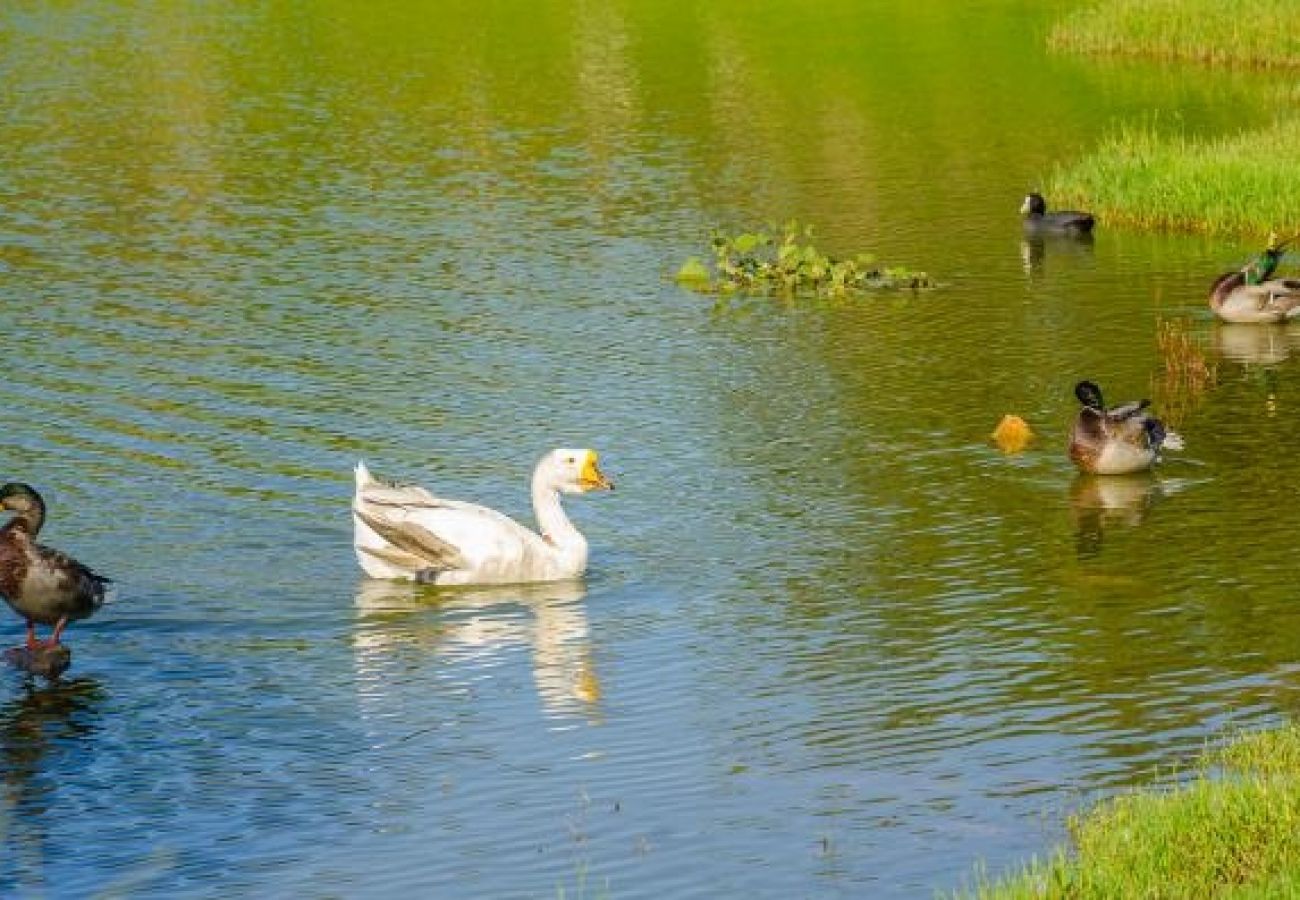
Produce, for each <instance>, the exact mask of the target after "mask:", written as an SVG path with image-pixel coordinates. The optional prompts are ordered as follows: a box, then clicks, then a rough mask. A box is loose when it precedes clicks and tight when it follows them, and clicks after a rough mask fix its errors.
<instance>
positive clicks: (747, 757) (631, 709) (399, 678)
mask: <svg viewBox="0 0 1300 900" xmlns="http://www.w3.org/2000/svg"><path fill="white" fill-rule="evenodd" d="M1063 8H1065V4H1041V3H1030V2H1027V0H1025V2H1016V0H1005V2H1003V0H998V2H980V3H956V2H952V3H926V4H893V3H884V2H868V3H850V2H846V0H832V2H829V3H825V4H819V5H818V11H817V12H816V13H813V12H811V11H810V10H809V9H808V8H807V6H806V4H800V3H794V2H790V0H781V2H777V3H775V4H768V5H765V6H762V7H755V6H754V5H753V4H741V3H735V2H732V0H723V2H711V3H700V2H677V0H671V2H665V3H654V4H636V3H630V2H599V0H584V2H580V3H574V4H568V3H554V2H542V3H535V2H534V3H523V2H505V0H488V2H485V3H478V4H473V5H472V7H471V6H462V5H457V4H441V5H433V4H420V3H414V2H400V0H385V2H379V3H374V4H352V3H345V2H342V0H322V2H318V3H312V4H284V3H274V2H268V3H256V4H243V3H234V2H185V3H176V4H163V5H161V6H160V5H158V4H147V3H142V2H130V0H113V2H98V3H89V2H84V0H82V2H75V0H74V2H64V3H53V4H47V3H36V2H28V0H20V2H16V3H11V4H8V5H6V6H5V8H4V9H3V10H0V51H2V52H0V96H2V97H3V99H4V106H5V110H6V115H5V117H4V120H3V122H0V299H2V300H3V303H2V304H0V324H2V326H3V330H4V333H5V335H6V336H7V340H6V348H7V352H6V354H5V356H6V363H7V365H6V368H5V377H4V378H3V380H2V381H0V435H2V438H0V459H2V460H3V477H4V478H5V479H21V480H26V481H30V482H31V483H33V484H35V485H36V486H37V487H38V488H39V489H40V490H41V491H42V492H43V493H44V494H45V495H46V498H47V499H48V500H49V502H50V504H51V507H52V510H51V519H50V522H49V524H48V526H47V531H46V532H45V535H44V537H45V539H46V540H47V541H48V542H49V543H51V544H53V545H55V546H59V547H62V548H65V549H68V550H70V551H72V552H74V553H75V554H76V555H77V556H78V557H79V558H81V559H82V560H84V561H85V562H87V563H90V564H92V565H94V566H95V567H97V568H99V569H101V570H103V571H104V572H105V573H106V574H109V575H111V576H112V577H113V578H114V579H115V580H116V582H117V584H116V588H117V597H116V602H115V603H114V604H113V605H111V606H110V607H108V608H106V609H105V610H104V611H102V612H101V613H100V614H99V615H98V616H97V617H96V618H94V619H93V620H91V621H89V622H85V623H79V624H76V625H74V626H73V627H72V628H71V629H70V630H69V636H68V639H69V643H70V646H71V647H72V648H73V650H74V663H73V668H72V670H71V672H70V673H69V675H68V676H67V677H65V679H64V680H63V681H62V682H61V683H59V684H57V685H55V686H46V685H45V684H44V683H41V682H28V681H26V680H25V679H23V678H22V677H21V676H19V675H18V674H16V673H13V672H10V673H7V674H4V675H3V677H2V678H0V774H2V775H3V793H2V794H0V798H2V803H0V838H2V840H3V853H0V893H4V894H5V895H18V896H64V895H66V896H83V895H87V894H90V893H92V892H94V891H104V892H107V893H109V894H118V895H133V896H136V895H138V896H165V897H180V896H188V895H198V894H203V895H208V894H210V893H211V892H212V891H213V890H216V889H219V890H220V892H222V893H233V894H241V893H248V894H257V895H259V896H288V895H293V896H375V895H381V894H382V895H387V894H389V893H390V892H392V891H396V890H401V891H405V892H408V893H420V894H424V895H438V896H455V895H464V896H470V895H473V896H494V897H505V896H510V897H556V896H566V897H574V896H611V897H625V896H641V897H665V896H671V897H687V896H735V895H739V894H741V893H745V894H747V895H752V896H763V897H791V896H852V897H860V896H873V897H891V896H930V895H931V894H932V892H933V891H935V890H947V889H952V888H955V887H958V886H960V885H961V884H963V883H965V882H968V880H969V878H970V875H971V873H972V872H973V871H974V867H975V865H976V864H977V862H979V861H981V860H982V861H984V863H985V864H987V866H988V867H989V869H991V870H992V871H1001V870H1003V869H1005V868H1007V867H1009V866H1013V865H1015V864H1017V863H1018V862H1021V861H1023V860H1025V859H1027V858H1028V856H1029V855H1031V854H1033V853H1042V852H1043V851H1044V850H1045V849H1046V848H1048V847H1050V846H1051V845H1052V844H1053V843H1054V842H1055V841H1057V840H1058V839H1059V838H1060V837H1061V836H1062V820H1063V816H1064V814H1065V813H1067V812H1068V811H1070V810H1072V809H1075V808H1077V807H1078V806H1079V805H1080V804H1083V803H1086V802H1088V801H1090V800H1093V799H1095V798H1097V797H1100V796H1104V795H1105V794H1106V793H1107V792H1110V791H1114V790H1117V789H1121V788H1123V787H1125V786H1128V785H1133V784H1141V783H1146V782H1148V781H1149V780H1150V779H1151V778H1152V777H1153V776H1156V774H1157V773H1156V767H1157V766H1167V765H1169V764H1171V763H1173V762H1175V761H1176V760H1178V759H1181V758H1184V757H1186V756H1187V755H1188V754H1191V753H1194V752H1196V751H1197V750H1198V749H1200V748H1201V747H1202V746H1203V744H1204V742H1205V741H1206V740H1207V739H1209V738H1211V737H1213V736H1214V735H1216V734H1219V733H1221V732H1222V730H1223V729H1225V728H1228V727H1247V728H1250V727H1258V726H1265V725H1268V724H1271V723H1274V722H1276V721H1278V720H1279V719H1280V718H1281V717H1282V716H1284V715H1286V714H1288V713H1290V712H1292V711H1294V710H1295V708H1296V707H1297V705H1298V704H1300V694H1298V693H1297V690H1296V683H1297V679H1298V678H1300V667H1298V665H1297V663H1298V661H1300V606H1298V605H1297V603H1296V588H1295V578H1294V567H1293V563H1292V561H1291V555H1292V551H1291V547H1290V543H1291V541H1290V535H1292V534H1295V533H1297V532H1298V531H1300V505H1297V504H1296V503H1295V502H1294V489H1293V488H1292V487H1291V485H1290V478H1291V473H1290V471H1289V453H1288V452H1287V451H1286V450H1285V448H1289V447H1290V446H1294V445H1295V444H1296V443H1297V441H1300V428H1298V427H1297V425H1296V422H1297V419H1296V415H1295V410H1296V404H1297V403H1300V377H1298V375H1297V370H1296V360H1295V359H1294V358H1292V356H1293V353H1294V351H1296V350H1298V349H1300V332H1294V331H1291V332H1288V331H1287V330H1285V329H1283V330H1278V331H1274V330H1268V329H1250V328H1233V329H1229V328H1223V327H1219V326H1216V325H1215V324H1214V323H1213V322H1212V321H1211V320H1210V319H1209V317H1208V315H1207V314H1206V312H1205V310H1204V299H1203V298H1204V293H1205V286H1206V284H1207V282H1208V280H1209V279H1210V277H1212V276H1213V275H1214V274H1216V273H1217V272H1218V271H1219V270H1221V269H1223V268H1226V267H1227V266H1228V265H1229V264H1235V263H1237V262H1238V261H1239V260H1241V259H1243V258H1244V257H1245V256H1246V254H1247V253H1248V252H1249V251H1250V250H1251V249H1252V248H1251V247H1250V246H1249V245H1248V244H1245V243H1234V242H1225V241H1210V240H1205V239H1201V238H1186V237H1172V236H1150V235H1144V234H1138V233H1132V232H1122V231H1118V230H1115V229H1111V228H1106V227H1102V228H1101V229H1100V231H1099V233H1098V235H1097V237H1096V240H1095V242H1094V243H1093V244H1091V245H1078V244H1051V243H1049V244H1047V245H1042V246H1028V245H1025V244H1023V243H1022V240H1021V237H1020V230H1019V224H1018V221H1017V215H1016V209H1017V207H1018V205H1019V202H1020V198H1021V196H1022V195H1023V194H1024V192H1025V191H1026V190H1027V189H1029V188H1032V187H1034V186H1037V185H1038V184H1040V183H1041V182H1042V180H1043V178H1044V176H1045V175H1046V173H1048V172H1049V171H1050V169H1051V167H1052V165H1053V164H1055V163H1056V162H1057V161H1061V160H1068V159H1070V158H1072V157H1074V156H1076V155H1078V154H1081V153H1084V152H1086V151H1087V150H1088V148H1090V147H1091V146H1093V145H1094V144H1095V142H1096V141H1097V139H1098V138H1099V137H1100V136H1101V135H1102V134H1103V133H1104V132H1105V130H1106V129H1107V128H1109V127H1112V126H1113V125H1114V123H1116V122H1120V121H1131V120H1136V119H1141V118H1144V117H1148V118H1149V117H1153V116H1155V117H1156V120H1157V121H1158V122H1159V123H1160V124H1161V125H1162V127H1163V126H1164V125H1166V124H1167V125H1168V126H1169V127H1177V128H1185V129H1187V130H1188V131H1190V132H1192V133H1214V132H1218V131H1224V130H1228V129H1232V128H1235V127H1238V126H1239V125H1240V123H1241V122H1242V121H1243V120H1249V119H1250V118H1251V117H1266V116H1268V115H1271V109H1272V106H1273V105H1274V104H1275V102H1276V96H1277V93H1276V92H1277V91H1278V90H1284V89H1286V85H1284V84H1278V83H1275V82H1276V80H1277V79H1279V78H1280V76H1252V75H1248V74H1217V75H1213V76H1210V75H1208V74H1205V73H1202V72H1200V71H1198V70H1186V69H1162V68H1159V67H1154V66H1144V65H1138V64H1124V65H1116V64H1107V63H1102V62H1099V61H1096V60H1087V59H1076V58H1070V57H1057V56H1049V55H1047V54H1046V53H1045V51H1044V49H1043V35H1044V33H1045V30H1046V28H1047V27H1048V25H1049V24H1050V22H1051V21H1052V19H1053V17H1054V16H1055V15H1057V14H1058V13H1059V12H1060V10H1062V9H1063ZM1156 110H1159V111H1160V112H1159V114H1158V116H1157V115H1156V113H1155V111H1156ZM1049 199H1050V198H1049ZM788 217H796V218H798V219H800V220H803V221H808V222H812V223H814V224H815V225H816V226H817V228H818V235H819V242H820V243H821V244H822V245H824V246H825V247H826V248H828V249H830V250H832V251H838V252H846V253H848V252H854V251H857V250H860V249H871V250H874V251H876V252H878V253H879V254H880V255H881V256H882V257H883V258H885V259H887V260H890V261H896V262H898V263H902V264H906V265H909V266H914V267H918V268H922V269H926V270H928V271H930V272H932V273H934V274H935V275H936V276H937V277H939V278H940V279H941V280H942V281H944V282H946V283H947V287H945V288H944V289H943V290H940V291H935V292H933V293H926V294H920V295H910V294H899V295H887V296H881V297H879V298H871V299H868V300H866V301H862V302H853V303H836V304H819V303H794V304H787V303H780V302H752V303H741V304H734V305H732V306H730V307H728V308H723V309H715V308H714V305H713V304H712V302H711V301H710V300H709V299H707V298H703V297H700V296H696V295H693V294H689V293H686V292H683V291H681V290H679V289H677V288H676V287H675V286H673V285H672V284H671V283H670V282H669V281H668V280H667V279H666V278H665V275H666V273H669V272H671V271H672V270H673V269H675V268H676V266H677V265H678V264H679V263H680V262H681V261H682V260H683V259H684V258H685V257H686V256H688V255H690V254H692V253H699V252H701V250H702V249H704V246H705V243H706V241H707V235H708V232H709V229H710V228H711V227H713V226H714V225H719V224H721V225H726V226H729V227H736V228H743V227H746V226H749V225H752V224H755V223H761V222H763V221H767V220H772V219H785V218H788ZM1183 316H1188V317H1190V326H1189V333H1190V335H1191V337H1192V338H1193V339H1194V340H1195V341H1196V342H1198V343H1199V345H1201V346H1203V347H1204V349H1205V352H1206V354H1207V356H1208V358H1209V361H1210V362H1211V363H1212V364H1213V365H1215V366H1216V367H1217V383H1216V384H1215V385H1214V386H1213V387H1212V388H1211V389H1209V390H1206V391H1203V392H1196V393H1194V394H1193V395H1190V396H1189V395H1186V394H1182V395H1180V394H1178V393H1177V392H1173V393H1171V392H1170V391H1168V390H1167V389H1165V388H1164V386H1163V383H1162V382H1161V380H1160V372H1161V371H1162V366H1163V363H1162V359H1161V355H1160V351H1159V348H1158V346H1157V343H1156V336H1157V329H1158V327H1159V323H1160V321H1161V320H1162V319H1169V318H1173V319H1178V318H1180V317H1183ZM1080 377H1092V378H1095V379H1097V380H1098V381H1100V382H1101V384H1102V386H1103V387H1104V388H1105V389H1107V391H1108V393H1109V394H1110V395H1111V399H1114V400H1123V399H1128V398H1131V397H1135V396H1140V395H1147V394H1152V393H1154V395H1155V396H1156V398H1157V400H1161V401H1164V402H1165V403H1166V405H1168V406H1169V407H1170V408H1171V411H1175V412H1176V418H1177V425H1178V427H1179V429H1180V430H1181V432H1182V433H1183V435H1184V438H1185V440H1186V442H1187V447H1188V449H1187V451H1186V452H1185V453H1184V454H1182V455H1181V456H1179V457H1178V458H1177V459H1173V460H1171V461H1170V462H1169V463H1168V464H1167V465H1166V466H1165V467H1164V468H1163V470H1162V471H1161V473H1160V474H1159V475H1158V476H1157V477H1155V478H1152V479H1141V478H1139V479H1128V480H1121V481H1118V482H1106V483H1097V482H1090V481H1085V480H1080V479H1078V478H1076V476H1075V474H1074V472H1073V470H1072V468H1071V467H1070V465H1069V463H1068V461H1067V460H1066V458H1065V455H1064V452H1063V444H1064V440H1065V433H1066V428H1067V425H1068V422H1069V420H1070V418H1071V416H1072V415H1073V412H1074V409H1075V406H1076V404H1075V402H1074V400H1073V398H1072V396H1071V392H1070V391H1071V387H1072V385H1073V383H1074V382H1075V381H1076V380H1077V379H1079V378H1080ZM1006 412H1016V413H1019V414H1020V415H1022V416H1024V417H1026V418H1027V419H1028V420H1029V421H1030V422H1031V423H1033V424H1034V426H1035V427H1036V429H1037V430H1038V432H1039V435H1040V439H1039V442H1038V444H1037V445H1035V447H1034V448H1032V449H1031V450H1030V451H1028V452H1026V453H1025V454H1022V455H1020V456H1017V457H1006V456H1003V455H1002V454H1001V453H999V452H998V451H997V450H995V449H994V448H992V447H991V446H990V445H989V444H988V442H987V435H988V433H989V432H990V431H991V430H992V428H993V426H994V425H995V424H996V422H997V421H998V419H999V418H1000V417H1001V416H1002V414H1003V413H1006ZM553 446H591V447H595V448H597V449H599V450H600V451H601V453H602V460H603V463H604V466H605V468H606V469H607V471H608V472H609V474H610V475H612V476H613V477H614V478H615V479H616V480H617V481H618V482H619V490H618V492H617V493H615V494H613V495H606V496H601V497H599V498H593V499H590V500H580V501H578V502H574V503H571V504H570V509H571V512H572V514H573V516H574V518H575V519H576V520H577V522H578V523H579V525H580V527H582V528H583V530H584V531H585V532H586V534H587V535H588V537H589V538H590V540H591V542H592V548H593V553H592V564H591V570H590V572H589V574H588V576H587V577H586V579H585V580H584V581H582V582H579V583H573V584H562V585H552V586H543V587H530V588H495V589H492V590H466V591H462V592H437V591H430V590H417V589H415V588H412V587H404V586H401V585H388V584H384V583H372V582H367V581H365V580H364V579H363V578H362V577H361V576H360V572H359V570H358V568H357V566H356V563H355V561H354V559H353V555H352V549H351V544H350V537H351V532H350V521H349V516H348V502H349V496H350V491H351V480H350V478H351V475H350V470H351V467H352V465H353V464H354V462H355V461H356V460H357V459H358V458H365V459H366V460H367V461H368V462H369V463H370V465H371V467H372V468H373V469H374V470H375V471H376V472H378V473H380V474H382V475H386V476H389V477H397V478H402V479H410V480H417V481H420V482H422V483H425V484H428V485H431V486H433V487H434V488H435V489H436V490H438V491H439V492H441V493H443V494H445V495H447V496H453V497H463V498H468V499H475V500H478V501H480V502H484V503H488V504H490V505H493V506H496V507H497V508H499V509H502V510H504V511H508V512H510V513H512V514H515V515H518V516H521V517H524V518H530V516H531V514H530V511H529V509H528V505H527V491H526V487H527V478H528V473H529V471H530V469H531V466H532V464H533V462H534V461H535V460H536V458H537V457H538V456H539V455H540V454H541V453H542V452H544V451H545V450H546V449H548V448H550V447H553ZM8 621H9V623H10V625H9V629H10V630H9V635H10V639H11V640H12V641H14V642H17V641H18V640H19V638H20V634H21V623H20V622H19V621H18V620H17V619H16V618H9V619H8Z"/></svg>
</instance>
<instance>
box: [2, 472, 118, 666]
mask: <svg viewBox="0 0 1300 900" xmlns="http://www.w3.org/2000/svg"><path fill="white" fill-rule="evenodd" d="M0 509H7V510H10V511H12V512H13V513H14V516H13V518H12V519H10V520H9V521H8V522H6V523H5V524H4V526H3V527H0V596H3V597H4V600H5V602H6V603H8V604H9V605H10V606H11V607H13V610H14V612H16V613H18V615H20V616H22V617H23V618H24V619H26V620H27V647H28V649H32V650H34V649H38V648H41V647H57V646H58V645H59V638H61V637H62V636H63V630H64V629H65V628H66V627H67V626H68V623H69V622H72V621H76V620H77V619H86V618H89V617H90V616H92V615H94V613H95V610H97V609H99V608H100V607H101V606H103V604H104V589H105V586H106V585H108V584H110V583H111V579H109V578H105V577H104V576H103V575H99V574H97V573H95V572H93V571H91V570H90V569H89V568H87V567H86V566H84V565H82V564H81V563H79V562H77V561H76V560H75V559H73V558H72V557H71V556H68V555H67V554H66V553H63V552H61V551H59V550H55V549H53V548H51V547H44V546H42V545H40V544H38V543H36V535H37V534H39V533H40V530H41V526H42V525H43V524H44V523H45V501H44V500H42V499H41V495H40V494H38V493H36V491H35V489H34V488H32V487H31V486H30V485H26V484H21V483H13V482H11V483H9V484H6V485H4V486H0ZM37 622H40V623H41V624H42V625H53V626H54V632H53V634H51V636H50V638H49V640H46V641H38V640H37V639H36V623H37Z"/></svg>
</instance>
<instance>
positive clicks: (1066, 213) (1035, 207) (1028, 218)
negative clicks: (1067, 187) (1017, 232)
mask: <svg viewBox="0 0 1300 900" xmlns="http://www.w3.org/2000/svg"><path fill="white" fill-rule="evenodd" d="M1020 215H1022V216H1024V226H1025V231H1026V232H1027V233H1029V234H1053V233H1055V234H1072V235H1085V234H1090V233H1091V232H1092V226H1093V225H1094V224H1096V221H1097V220H1096V219H1095V218H1094V217H1093V215H1092V213H1086V212H1079V211H1078V210H1073V209H1063V210H1057V211H1056V212H1050V213H1049V212H1048V211H1047V201H1046V200H1044V199H1043V195H1042V194H1039V193H1030V194H1026V195H1025V201H1024V203H1022V204H1021V205H1020Z"/></svg>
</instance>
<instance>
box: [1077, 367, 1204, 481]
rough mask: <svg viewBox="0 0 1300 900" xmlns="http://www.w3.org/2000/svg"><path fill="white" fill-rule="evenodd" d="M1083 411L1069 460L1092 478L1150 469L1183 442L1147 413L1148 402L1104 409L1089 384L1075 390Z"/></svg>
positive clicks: (1086, 383) (1088, 382) (1093, 388)
mask: <svg viewBox="0 0 1300 900" xmlns="http://www.w3.org/2000/svg"><path fill="white" fill-rule="evenodd" d="M1074 396H1076V397H1078V398H1079V402H1080V403H1081V404H1083V409H1081V410H1079V415H1078V416H1077V417H1076V418H1075V420H1074V428H1073V429H1072V430H1071V432H1070V459H1071V461H1073V462H1074V464H1075V465H1076V466H1078V467H1079V469H1080V471H1083V472H1087V473H1089V474H1092V475H1127V474H1129V473H1131V472H1141V471H1143V470H1144V469H1149V468H1151V465H1152V464H1153V463H1154V462H1155V461H1156V460H1157V459H1159V458H1160V451H1161V450H1181V449H1183V439H1182V438H1181V437H1179V436H1178V435H1177V434H1175V433H1174V432H1172V431H1168V430H1166V429H1165V426H1164V423H1163V422H1161V421H1160V420H1159V419H1157V418H1156V417H1155V416H1152V415H1150V414H1149V413H1148V412H1147V408H1148V407H1150V406H1151V401H1150V400H1135V401H1133V402H1132V403H1125V404H1123V405H1122V406H1113V407H1111V408H1110V409H1107V408H1106V406H1105V403H1104V402H1103V401H1102V398H1101V388H1099V387H1097V385H1095V384H1093V383H1092V382H1091V381H1080V382H1079V383H1078V384H1076V385H1075V386H1074Z"/></svg>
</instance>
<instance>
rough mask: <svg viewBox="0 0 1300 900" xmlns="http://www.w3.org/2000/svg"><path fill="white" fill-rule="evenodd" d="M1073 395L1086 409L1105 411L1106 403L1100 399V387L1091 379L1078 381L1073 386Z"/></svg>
mask: <svg viewBox="0 0 1300 900" xmlns="http://www.w3.org/2000/svg"><path fill="white" fill-rule="evenodd" d="M1074 396H1076V397H1078V398H1079V402H1080V403H1082V404H1083V405H1084V406H1086V407H1088V409H1095V410H1097V411H1098V412H1105V410H1106V405H1105V403H1104V402H1103V401H1102V399H1101V388H1099V387H1097V385H1096V384H1094V383H1093V382H1091V381H1080V382H1079V383H1078V384H1076V385H1075V386H1074Z"/></svg>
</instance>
